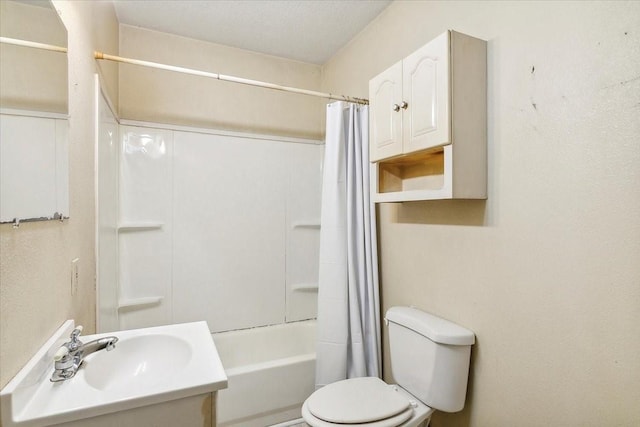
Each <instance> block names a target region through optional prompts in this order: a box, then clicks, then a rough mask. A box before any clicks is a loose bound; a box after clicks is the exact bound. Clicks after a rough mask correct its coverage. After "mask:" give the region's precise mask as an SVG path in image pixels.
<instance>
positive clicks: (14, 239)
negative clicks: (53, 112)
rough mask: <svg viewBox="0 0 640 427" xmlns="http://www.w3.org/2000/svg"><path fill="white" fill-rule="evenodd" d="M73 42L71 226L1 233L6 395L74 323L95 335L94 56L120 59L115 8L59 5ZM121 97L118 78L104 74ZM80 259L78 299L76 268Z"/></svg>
mask: <svg viewBox="0 0 640 427" xmlns="http://www.w3.org/2000/svg"><path fill="white" fill-rule="evenodd" d="M54 3H55V7H56V8H57V9H58V10H59V13H60V14H61V17H62V20H63V22H64V24H65V26H66V27H67V31H68V36H69V54H68V60H69V114H70V127H69V138H70V145H69V148H70V158H69V164H70V171H69V172H70V173H69V180H70V212H71V218H70V219H69V220H68V221H65V222H64V223H60V222H58V221H47V222H36V223H23V224H21V225H20V228H18V229H13V228H12V226H11V225H10V224H4V225H0V387H2V386H4V385H5V384H6V383H7V382H8V381H9V380H10V379H11V378H12V377H13V376H14V375H15V374H16V373H17V372H18V370H20V368H21V367H22V366H23V365H24V364H25V363H26V362H27V361H28V360H29V358H30V357H31V356H32V355H33V354H34V353H35V351H36V350H37V349H38V348H39V347H40V346H41V345H42V344H43V343H44V342H45V341H46V340H47V339H48V338H49V337H50V336H51V334H52V333H53V332H54V331H55V330H56V329H57V328H58V327H59V325H60V324H61V323H62V322H63V321H64V320H66V319H70V318H72V319H75V320H76V322H77V323H79V324H83V325H84V326H85V327H86V329H85V331H86V333H91V332H92V331H93V330H94V328H95V289H94V284H95V256H94V243H95V239H94V234H95V230H94V132H95V129H94V128H95V126H94V117H93V116H94V113H93V111H94V101H95V100H94V89H93V86H94V84H93V73H95V70H96V63H95V61H94V59H93V50H94V49H104V50H109V51H112V52H114V51H117V49H118V35H117V31H118V26H117V21H116V17H115V12H114V9H113V6H112V4H111V3H104V2H80V1H77V2H76V1H72V2H65V1H55V2H54ZM3 60H4V59H3ZM104 74H105V76H106V78H107V79H108V81H109V87H110V88H113V90H115V91H117V81H115V80H114V79H113V77H115V76H117V72H116V70H109V69H108V68H106V67H104ZM74 258H80V262H79V273H80V277H79V287H78V288H79V289H78V293H77V294H76V295H75V296H73V297H72V296H71V286H70V265H71V260H72V259H74Z"/></svg>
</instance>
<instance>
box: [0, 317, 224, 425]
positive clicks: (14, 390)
mask: <svg viewBox="0 0 640 427" xmlns="http://www.w3.org/2000/svg"><path fill="white" fill-rule="evenodd" d="M71 330H73V321H70V320H69V321H67V322H65V323H64V324H63V325H62V327H61V328H60V329H59V330H58V331H57V332H56V334H54V336H52V337H51V339H50V340H49V341H48V342H47V343H46V344H45V345H44V346H43V347H42V349H41V350H40V351H39V352H38V353H37V354H36V355H35V356H34V357H33V358H32V359H31V361H29V363H27V365H26V366H25V367H24V368H23V369H22V370H21V371H20V372H19V373H18V375H16V377H15V378H14V379H13V380H11V381H10V382H9V384H7V386H6V387H5V388H4V389H3V390H2V392H0V413H1V416H2V419H1V420H0V421H1V422H0V424H1V425H2V426H4V427H11V426H33V427H37V426H46V425H49V424H54V423H62V422H68V421H75V420H80V419H84V418H89V417H95V416H98V415H104V414H108V413H112V412H118V411H124V410H128V409H133V408H138V407H141V406H146V405H152V404H156V403H162V402H167V401H171V400H176V399H181V398H184V397H190V396H196V395H199V394H204V393H211V392H214V391H217V390H220V389H223V388H226V387H227V377H226V375H225V372H224V368H223V367H222V363H221V362H220V358H219V357H218V352H217V350H216V347H215V344H214V343H213V340H212V338H211V333H210V331H209V328H208V326H207V324H206V322H196V323H184V324H179V325H168V326H160V327H154V328H145V329H136V330H130V331H121V332H115V333H107V334H98V335H89V336H81V337H80V339H81V340H82V341H83V342H85V343H87V342H89V341H91V340H94V339H98V338H102V337H107V336H112V335H115V336H116V337H118V342H117V343H116V347H115V349H113V350H111V351H106V350H101V351H98V352H95V353H93V354H90V355H89V356H87V357H86V358H85V362H84V364H83V365H82V366H81V368H80V369H79V370H78V372H77V374H76V375H75V377H73V378H71V379H69V380H66V381H62V382H57V383H52V382H50V381H49V378H50V377H51V374H52V373H53V354H54V353H55V352H56V350H57V349H58V348H59V347H60V345H61V344H62V343H63V342H65V341H68V337H69V334H70V332H71Z"/></svg>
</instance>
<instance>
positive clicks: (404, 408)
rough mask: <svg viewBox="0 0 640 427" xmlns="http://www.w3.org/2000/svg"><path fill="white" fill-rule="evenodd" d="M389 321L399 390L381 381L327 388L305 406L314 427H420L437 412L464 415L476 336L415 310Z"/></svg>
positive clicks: (394, 312) (401, 310) (391, 313)
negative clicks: (470, 361)
mask: <svg viewBox="0 0 640 427" xmlns="http://www.w3.org/2000/svg"><path fill="white" fill-rule="evenodd" d="M385 321H386V323H387V324H388V326H389V355H390V360H391V375H392V376H393V378H394V379H395V381H396V382H397V385H388V384H386V383H385V382H384V381H382V380H380V379H379V378H376V377H364V378H351V379H347V380H342V381H337V382H335V383H332V384H329V385H326V386H324V387H322V388H321V389H319V390H316V391H315V392H314V393H313V394H312V395H311V396H309V398H308V399H307V400H306V401H305V402H304V404H303V406H302V418H303V419H304V420H305V421H306V423H307V424H309V425H310V426H311V427H341V426H343V427H348V426H349V427H354V426H355V425H357V426H359V427H418V426H421V425H427V424H428V422H429V420H430V419H431V415H432V414H433V413H434V412H435V410H441V411H445V412H457V411H460V410H462V408H463V407H464V402H465V396H466V390H467V379H468V376H469V360H470V356H471V346H472V345H473V344H474V343H475V335H474V334H473V332H471V331H470V330H468V329H465V328H463V327H462V326H459V325H456V324H455V323H452V322H450V321H448V320H445V319H442V318H440V317H437V316H434V315H432V314H429V313H425V312H423V311H420V310H418V309H415V308H410V307H392V308H390V309H389V310H388V311H387V314H386V317H385Z"/></svg>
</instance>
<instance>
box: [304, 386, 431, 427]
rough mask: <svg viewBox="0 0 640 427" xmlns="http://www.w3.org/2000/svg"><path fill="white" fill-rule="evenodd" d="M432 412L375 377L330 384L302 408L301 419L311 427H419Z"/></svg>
mask: <svg viewBox="0 0 640 427" xmlns="http://www.w3.org/2000/svg"><path fill="white" fill-rule="evenodd" d="M433 412H434V410H433V409H432V408H430V407H428V406H427V405H425V404H424V403H422V402H420V401H419V400H418V399H416V398H415V397H413V396H412V395H411V394H410V393H409V392H407V391H406V390H404V389H403V388H402V387H400V386H397V385H388V384H386V383H385V382H384V381H382V380H380V379H379V378H375V377H364V378H353V379H348V380H343V381H338V382H335V383H333V384H329V385H327V386H325V387H323V388H321V389H320V390H318V391H316V392H315V393H313V394H312V395H311V396H310V397H309V399H307V400H306V401H305V402H304V404H303V405H302V417H303V418H304V420H305V421H306V422H307V424H309V425H311V426H312V427H341V426H343V427H347V426H349V427H353V425H354V424H356V425H358V426H366V427H418V426H420V425H426V422H428V421H429V419H430V418H431V414H432V413H433Z"/></svg>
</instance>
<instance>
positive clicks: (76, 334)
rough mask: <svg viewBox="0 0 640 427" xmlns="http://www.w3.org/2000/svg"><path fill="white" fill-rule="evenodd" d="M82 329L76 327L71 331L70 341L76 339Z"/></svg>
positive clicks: (79, 326) (80, 326)
mask: <svg viewBox="0 0 640 427" xmlns="http://www.w3.org/2000/svg"><path fill="white" fill-rule="evenodd" d="M83 329H84V328H83V327H82V325H78V326H76V328H75V329H74V330H73V331H71V339H72V340H76V339H78V336H80V334H81V333H82V330H83Z"/></svg>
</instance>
